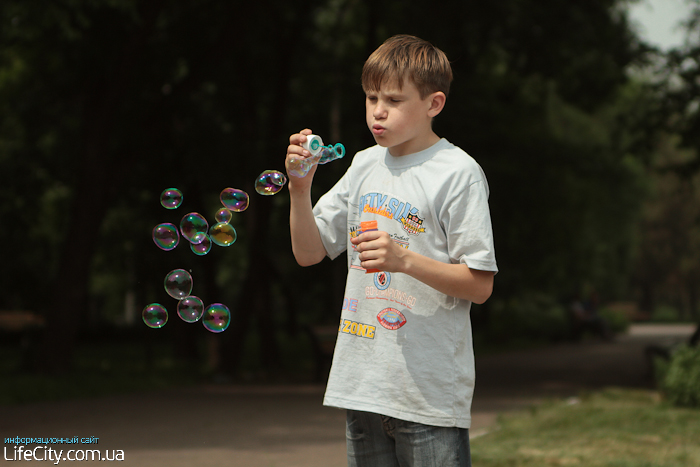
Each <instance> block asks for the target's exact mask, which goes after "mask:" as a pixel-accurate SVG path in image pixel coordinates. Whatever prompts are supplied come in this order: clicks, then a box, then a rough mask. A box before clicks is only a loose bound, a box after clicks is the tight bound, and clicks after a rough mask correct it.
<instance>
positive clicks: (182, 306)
mask: <svg viewBox="0 0 700 467" xmlns="http://www.w3.org/2000/svg"><path fill="white" fill-rule="evenodd" d="M163 285H164V287H165V291H166V292H167V293H168V295H170V296H171V297H173V298H174V299H175V300H177V301H178V302H177V315H178V316H179V317H180V319H182V320H183V321H184V322H186V323H196V322H197V321H199V320H200V319H201V320H202V324H203V325H204V327H205V328H206V329H207V330H209V331H211V332H216V333H219V332H223V331H225V330H226V328H228V325H229V323H230V322H231V311H230V310H229V309H228V307H227V306H226V305H224V304H222V303H212V304H211V305H208V306H206V307H205V306H204V302H203V301H202V299H201V298H199V297H197V296H196V295H191V294H192V286H193V281H192V275H190V273H189V272H187V271H185V270H184V269H174V270H172V271H170V272H169V273H168V274H167V275H166V276H165V281H164V283H163ZM141 316H142V318H143V322H144V323H145V324H146V326H148V327H149V328H154V329H157V328H162V327H163V326H165V323H167V322H168V310H167V309H166V308H165V307H164V306H163V305H161V304H160V303H151V304H150V305H147V306H146V307H145V308H144V309H143V312H142V313H141Z"/></svg>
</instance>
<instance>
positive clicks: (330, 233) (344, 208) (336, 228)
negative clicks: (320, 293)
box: [313, 171, 350, 259]
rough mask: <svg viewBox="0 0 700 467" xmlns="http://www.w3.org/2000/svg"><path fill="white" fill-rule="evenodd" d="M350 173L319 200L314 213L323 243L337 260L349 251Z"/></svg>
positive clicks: (332, 257) (330, 254) (329, 254)
mask: <svg viewBox="0 0 700 467" xmlns="http://www.w3.org/2000/svg"><path fill="white" fill-rule="evenodd" d="M348 173H349V171H348V172H345V175H343V177H341V179H340V180H338V182H337V183H336V184H335V185H334V186H333V188H331V189H330V190H329V191H328V192H326V193H325V194H324V195H323V196H321V198H320V199H319V200H318V202H317V203H316V205H315V206H314V209H313V212H314V217H315V219H316V226H317V227H318V231H319V233H320V234H321V241H322V242H323V246H324V248H325V249H326V253H327V254H328V257H329V258H331V259H335V258H337V257H338V256H339V255H340V254H341V253H343V252H344V251H345V250H346V249H347V241H348V233H347V219H348V194H349V189H350V176H349V175H348Z"/></svg>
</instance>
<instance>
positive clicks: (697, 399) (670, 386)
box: [661, 345, 700, 408]
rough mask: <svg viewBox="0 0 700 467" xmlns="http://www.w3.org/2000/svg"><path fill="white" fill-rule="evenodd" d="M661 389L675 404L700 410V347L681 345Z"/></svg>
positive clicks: (666, 371) (664, 375)
mask: <svg viewBox="0 0 700 467" xmlns="http://www.w3.org/2000/svg"><path fill="white" fill-rule="evenodd" d="M661 388H662V389H663V391H664V393H665V394H666V397H667V398H668V400H669V401H671V402H672V403H673V404H675V405H678V406H682V407H695V408H700V347H697V346H696V347H691V346H688V345H681V346H680V347H678V348H676V349H675V350H674V351H673V353H672V355H671V361H670V362H669V364H668V367H667V368H666V370H665V372H664V374H663V376H662V380H661Z"/></svg>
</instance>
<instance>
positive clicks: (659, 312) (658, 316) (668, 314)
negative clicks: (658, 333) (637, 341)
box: [650, 304, 680, 323]
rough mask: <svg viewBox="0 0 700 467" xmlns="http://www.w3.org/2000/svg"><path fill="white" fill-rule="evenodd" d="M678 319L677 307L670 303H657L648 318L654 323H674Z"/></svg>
mask: <svg viewBox="0 0 700 467" xmlns="http://www.w3.org/2000/svg"><path fill="white" fill-rule="evenodd" d="M679 319H680V315H679V314H678V309H676V307H673V306H671V305H666V304H660V305H657V306H656V307H655V308H654V310H653V311H652V312H651V318H650V320H651V321H653V322H656V323H675V322H678V320H679Z"/></svg>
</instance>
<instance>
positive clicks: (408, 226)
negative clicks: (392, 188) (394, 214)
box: [401, 214, 425, 235]
mask: <svg viewBox="0 0 700 467" xmlns="http://www.w3.org/2000/svg"><path fill="white" fill-rule="evenodd" d="M424 220H425V219H421V218H420V217H418V216H417V215H415V214H409V215H408V216H406V217H404V218H403V219H401V226H402V227H403V229H404V230H405V231H406V232H408V233H410V234H411V235H418V234H419V233H423V232H425V228H424V227H423V221H424Z"/></svg>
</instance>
